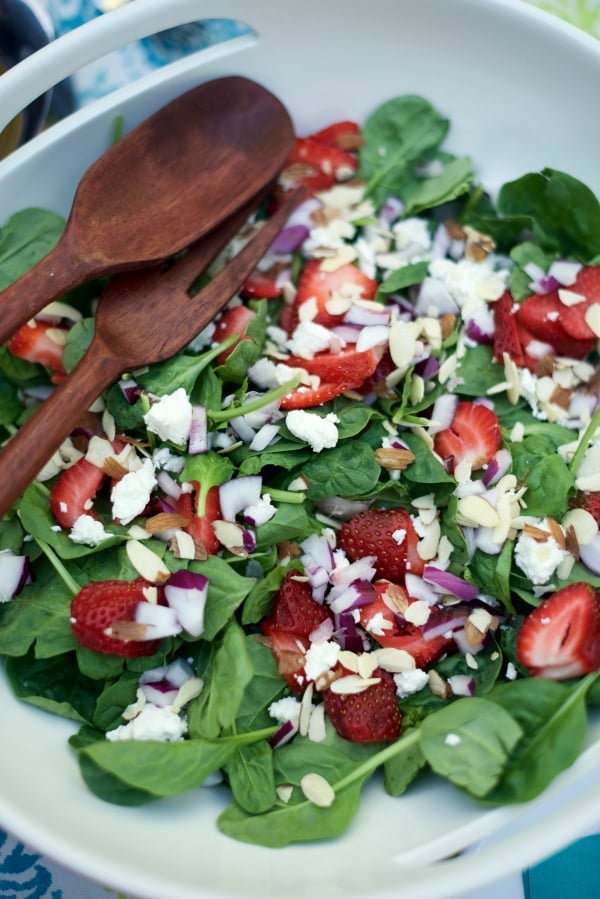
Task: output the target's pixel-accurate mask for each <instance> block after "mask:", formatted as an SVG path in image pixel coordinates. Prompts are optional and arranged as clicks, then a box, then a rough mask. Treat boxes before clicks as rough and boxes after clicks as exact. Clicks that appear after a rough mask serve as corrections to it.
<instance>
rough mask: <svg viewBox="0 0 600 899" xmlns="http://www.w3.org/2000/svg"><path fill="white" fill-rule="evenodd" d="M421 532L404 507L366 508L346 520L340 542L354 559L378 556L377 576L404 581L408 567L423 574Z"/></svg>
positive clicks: (412, 571)
mask: <svg viewBox="0 0 600 899" xmlns="http://www.w3.org/2000/svg"><path fill="white" fill-rule="evenodd" d="M418 542H419V536H418V534H417V532H416V530H415V526H414V524H413V522H412V519H411V517H410V515H409V514H408V512H406V511H405V510H404V509H367V510H366V511H365V512H360V513H359V514H358V515H355V516H354V517H353V518H351V519H350V520H349V521H346V522H344V524H343V525H342V527H341V529H340V532H339V535H338V546H339V547H340V549H343V550H344V552H345V553H346V555H347V556H348V558H349V559H350V560H351V561H353V562H354V561H356V560H357V559H362V558H364V557H365V556H375V558H376V562H375V566H376V571H377V577H380V578H386V579H387V580H389V581H393V582H394V583H399V584H401V583H402V582H403V581H404V575H405V574H406V572H407V571H410V572H411V573H412V574H417V575H419V574H422V573H423V569H424V567H425V563H424V562H423V560H422V559H421V557H420V556H419V554H418V552H417V544H418Z"/></svg>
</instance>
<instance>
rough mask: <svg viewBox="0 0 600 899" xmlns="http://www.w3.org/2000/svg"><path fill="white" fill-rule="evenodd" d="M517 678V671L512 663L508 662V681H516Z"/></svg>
mask: <svg viewBox="0 0 600 899" xmlns="http://www.w3.org/2000/svg"><path fill="white" fill-rule="evenodd" d="M516 676H517V669H516V668H515V666H514V665H513V663H512V662H508V664H507V666H506V679H507V680H515V678H516Z"/></svg>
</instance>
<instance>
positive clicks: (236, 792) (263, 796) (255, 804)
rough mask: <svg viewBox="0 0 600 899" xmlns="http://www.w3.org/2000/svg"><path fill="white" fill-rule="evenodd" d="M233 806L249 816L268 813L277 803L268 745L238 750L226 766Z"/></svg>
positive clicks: (244, 747) (242, 747)
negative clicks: (234, 804) (234, 803)
mask: <svg viewBox="0 0 600 899" xmlns="http://www.w3.org/2000/svg"><path fill="white" fill-rule="evenodd" d="M225 775H226V777H227V783H228V784H229V788H230V790H231V793H232V796H233V799H234V802H236V803H237V805H238V806H239V807H240V808H241V809H243V810H244V811H245V812H247V813H248V814H251V815H260V814H262V813H263V812H266V811H268V810H269V809H270V808H272V807H273V806H274V805H275V802H276V801H277V793H276V792H275V777H274V775H273V750H272V749H271V747H270V746H269V744H268V743H265V742H262V743H252V744H251V745H249V746H240V748H239V749H238V751H237V752H236V753H235V755H234V756H233V757H232V758H231V760H230V761H229V762H228V763H227V764H226V765H225Z"/></svg>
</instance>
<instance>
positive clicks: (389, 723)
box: [323, 668, 402, 743]
mask: <svg viewBox="0 0 600 899" xmlns="http://www.w3.org/2000/svg"><path fill="white" fill-rule="evenodd" d="M372 677H375V678H379V682H378V683H376V684H372V685H371V686H370V687H367V689H366V690H362V692H360V693H337V692H334V691H333V690H332V689H331V688H330V689H328V690H326V691H325V692H324V694H323V703H324V706H325V714H326V715H327V717H328V718H329V720H330V721H331V723H332V724H333V726H334V728H335V729H336V731H337V733H338V734H339V735H340V737H343V739H344V740H350V741H351V742H352V743H381V742H384V741H390V740H397V739H398V737H399V736H400V730H401V728H402V715H401V712H400V708H399V706H398V700H397V699H396V686H395V684H394V679H393V677H392V676H391V674H389V673H388V672H387V671H384V670H383V669H382V668H376V669H375V671H374V672H373V674H372ZM334 683H335V682H334Z"/></svg>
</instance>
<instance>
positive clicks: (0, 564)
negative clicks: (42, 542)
mask: <svg viewBox="0 0 600 899" xmlns="http://www.w3.org/2000/svg"><path fill="white" fill-rule="evenodd" d="M30 582H31V568H30V565H29V556H17V555H16V554H15V553H13V552H11V550H10V549H3V550H1V551H0V603H3V602H8V601H9V600H10V599H14V597H15V596H18V595H19V593H20V592H21V590H22V589H23V587H24V586H25V584H27V583H30Z"/></svg>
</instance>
